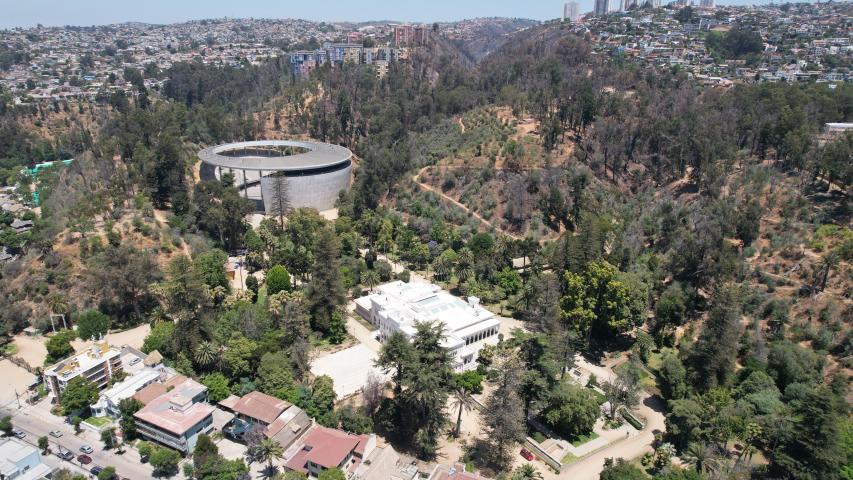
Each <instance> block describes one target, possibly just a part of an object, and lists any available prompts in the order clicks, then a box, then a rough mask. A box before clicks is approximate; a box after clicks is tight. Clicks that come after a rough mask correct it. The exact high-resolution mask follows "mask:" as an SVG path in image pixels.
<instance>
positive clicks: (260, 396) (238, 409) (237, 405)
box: [220, 392, 291, 425]
mask: <svg viewBox="0 0 853 480" xmlns="http://www.w3.org/2000/svg"><path fill="white" fill-rule="evenodd" d="M220 405H222V406H223V407H226V408H229V409H231V410H233V411H234V413H239V414H241V415H245V416H247V417H250V418H254V419H257V420H260V421H261V422H263V423H265V424H267V425H269V424H271V423H272V422H273V421H275V419H277V418H278V417H279V415H281V414H282V412H284V411H285V410H287V409H288V408H289V407H290V405H291V404H290V403H289V402H286V401H284V400H280V399H278V398H275V397H273V396H271V395H267V394H266V393H261V392H250V393H247V394H246V395H243V397H242V398H238V397H234V396H233V395H232V396H230V397H228V398H226V399H225V400H223V401H222V402H220Z"/></svg>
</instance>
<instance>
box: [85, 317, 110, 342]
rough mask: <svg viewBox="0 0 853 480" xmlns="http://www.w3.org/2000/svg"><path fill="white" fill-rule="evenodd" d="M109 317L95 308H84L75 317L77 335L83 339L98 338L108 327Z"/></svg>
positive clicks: (105, 332) (104, 333)
mask: <svg viewBox="0 0 853 480" xmlns="http://www.w3.org/2000/svg"><path fill="white" fill-rule="evenodd" d="M110 324H111V322H110V317H108V316H106V315H104V314H103V313H101V312H99V311H97V310H86V311H85V312H83V313H82V314H81V315H80V316H79V317H77V336H79V337H80V338H81V339H83V340H91V339H96V340H97V339H100V338H101V337H102V336H103V335H106V334H107V332H108V331H109V329H110Z"/></svg>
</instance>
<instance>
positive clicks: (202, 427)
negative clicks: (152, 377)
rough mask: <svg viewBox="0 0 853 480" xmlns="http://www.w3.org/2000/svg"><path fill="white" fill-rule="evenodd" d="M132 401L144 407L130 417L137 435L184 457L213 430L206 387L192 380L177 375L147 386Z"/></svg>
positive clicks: (211, 413)
mask: <svg viewBox="0 0 853 480" xmlns="http://www.w3.org/2000/svg"><path fill="white" fill-rule="evenodd" d="M133 398H136V399H137V400H139V401H140V402H142V403H144V404H145V406H144V407H143V408H141V409H140V410H139V411H138V412H136V413H135V414H134V415H133V416H134V418H135V420H136V431H137V433H139V435H141V436H143V437H145V438H146V439H148V440H151V441H154V442H157V443H159V444H161V445H165V446H167V447H170V448H174V449H175V450H177V451H179V452H181V453H183V454H184V455H188V454H190V453H192V451H193V449H194V448H195V445H196V442H197V441H198V436H199V435H201V434H202V433H209V432H210V431H211V430H213V411H214V408H213V407H212V406H210V405H209V404H208V403H207V387H205V386H204V385H202V384H200V383H198V382H196V381H195V380H192V379H189V378H186V377H184V376H181V375H178V376H176V377H174V378H173V379H171V380H169V381H168V382H166V383H152V384H151V385H148V386H147V387H145V388H143V389H142V390H140V391H139V392H137V393H136V395H134V396H133Z"/></svg>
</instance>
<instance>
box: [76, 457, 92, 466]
mask: <svg viewBox="0 0 853 480" xmlns="http://www.w3.org/2000/svg"><path fill="white" fill-rule="evenodd" d="M77 461H78V462H80V465H88V464H90V463H92V457H90V456H88V455H77Z"/></svg>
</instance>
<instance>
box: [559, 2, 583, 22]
mask: <svg viewBox="0 0 853 480" xmlns="http://www.w3.org/2000/svg"><path fill="white" fill-rule="evenodd" d="M579 18H580V5H578V2H567V3H565V4H564V5H563V21H564V22H565V21H566V20H568V21H570V22H577V21H578V19H579Z"/></svg>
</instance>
